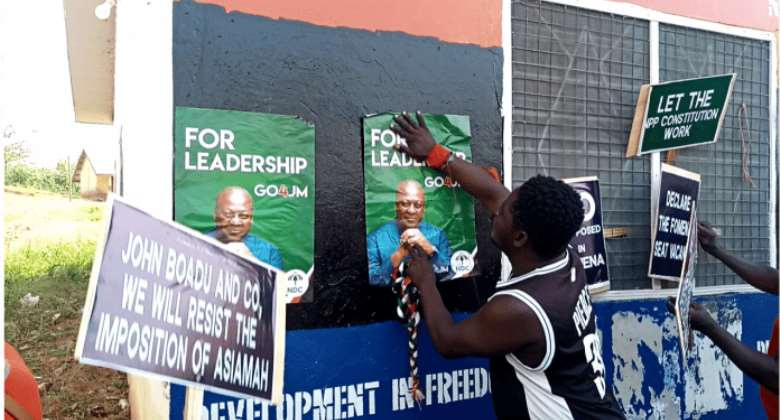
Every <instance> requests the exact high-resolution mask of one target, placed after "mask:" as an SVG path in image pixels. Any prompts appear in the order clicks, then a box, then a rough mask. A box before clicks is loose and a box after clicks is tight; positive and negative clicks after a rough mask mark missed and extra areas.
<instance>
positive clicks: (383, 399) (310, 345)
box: [171, 293, 777, 420]
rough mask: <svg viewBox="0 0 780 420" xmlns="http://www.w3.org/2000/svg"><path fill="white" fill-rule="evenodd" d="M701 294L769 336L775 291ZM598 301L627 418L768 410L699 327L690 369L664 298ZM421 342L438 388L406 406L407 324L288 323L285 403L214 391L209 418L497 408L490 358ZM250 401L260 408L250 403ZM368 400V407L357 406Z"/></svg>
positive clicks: (179, 397)
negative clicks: (444, 354) (489, 382)
mask: <svg viewBox="0 0 780 420" xmlns="http://www.w3.org/2000/svg"><path fill="white" fill-rule="evenodd" d="M697 301H699V302H701V303H703V304H704V305H705V306H707V308H708V309H709V310H710V312H711V313H712V314H713V316H714V317H716V319H717V320H718V322H719V323H720V324H721V325H722V326H724V327H726V328H727V329H729V330H730V331H731V332H732V333H734V334H735V335H736V336H737V337H739V338H741V340H742V341H743V342H744V343H745V344H747V345H748V346H750V347H751V348H757V346H758V343H759V342H762V341H765V340H768V339H769V335H770V332H771V324H772V322H773V321H774V319H775V317H777V298H776V297H772V296H769V295H765V294H759V293H755V294H753V293H751V294H726V295H720V296H711V297H701V298H698V299H697ZM595 310H596V314H597V323H598V327H599V330H600V333H601V334H602V343H603V351H604V361H605V363H606V365H607V378H609V380H610V381H611V385H612V389H613V392H614V393H615V397H616V398H617V399H618V401H619V402H620V403H621V404H622V406H623V409H624V410H625V412H626V414H627V416H628V417H629V418H636V419H645V418H663V419H676V418H682V419H688V418H701V419H716V418H717V419H733V418H741V419H755V418H763V417H762V416H763V409H762V408H761V404H760V400H759V397H758V385H757V384H756V383H755V382H754V381H753V380H752V379H750V378H748V377H745V376H743V375H742V374H741V372H740V371H739V370H738V369H736V367H735V366H734V365H733V364H731V362H729V361H728V359H727V358H725V356H724V355H723V354H722V353H721V352H720V351H719V350H718V349H717V348H715V347H714V346H713V345H712V343H711V342H710V341H709V339H707V338H705V337H703V336H701V335H699V334H697V335H696V337H695V339H694V340H695V348H694V349H693V351H692V355H693V359H692V360H691V362H690V364H689V365H688V367H687V368H686V369H683V364H682V360H681V356H680V349H679V343H678V338H677V332H676V327H675V326H674V319H673V318H672V317H671V316H670V315H669V314H668V313H667V311H666V306H665V301H664V300H662V299H648V300H633V301H614V302H600V303H596V304H595ZM461 318H462V316H461ZM420 342H421V350H420V371H421V376H422V377H423V378H430V380H431V382H430V383H429V384H426V382H427V381H426V380H425V379H423V385H424V386H425V385H429V386H428V388H431V389H430V390H428V389H426V391H427V392H428V393H429V394H430V395H429V398H428V399H427V400H426V405H425V406H424V407H423V408H422V409H419V408H417V407H406V406H405V405H404V404H402V403H400V401H399V399H398V395H399V394H401V392H400V391H399V389H400V388H398V386H399V385H400V384H399V380H400V378H403V377H404V376H406V375H407V374H408V368H407V365H406V363H407V359H406V331H405V330H404V328H403V327H402V325H401V324H400V323H397V322H392V321H390V322H381V323H376V324H371V325H366V326H358V327H347V328H330V329H316V330H300V331H291V332H289V333H288V334H287V357H286V363H285V365H286V366H285V369H286V370H285V392H286V403H285V405H284V406H283V410H282V412H281V413H276V411H275V409H274V408H270V407H267V406H265V405H263V404H262V403H259V402H258V403H257V405H254V403H250V402H249V401H247V400H244V401H238V400H235V399H232V398H228V397H221V396H219V395H215V394H211V393H206V397H205V400H204V414H207V415H208V416H207V417H204V418H206V419H209V420H211V419H214V420H222V419H240V420H247V419H258V420H259V419H290V420H293V419H338V418H360V417H368V416H369V415H371V416H372V418H377V419H383V418H426V419H431V418H447V419H465V418H469V419H490V418H493V414H492V406H491V401H490V394H489V388H488V387H487V386H486V385H485V384H484V378H486V377H487V362H486V361H485V360H483V359H478V358H467V359H458V360H445V359H443V358H441V357H440V356H439V355H438V354H436V352H435V350H434V349H433V347H432V343H431V341H430V337H429V336H428V334H427V331H426V329H425V328H423V329H422V331H421V339H420ZM439 374H441V375H439ZM478 375H479V378H477V376H478ZM394 380H395V383H396V386H395V387H394V385H393V382H394ZM453 384H454V385H455V386H453ZM342 386H345V388H341V387H342ZM349 386H351V389H348V388H346V387H349ZM433 386H436V389H435V390H434V389H433ZM334 387H339V388H338V390H336V389H333V388H334ZM475 389H476V390H477V391H479V392H477V393H476V394H475ZM329 392H330V393H331V394H330V395H332V396H334V401H331V403H330V404H324V405H322V406H321V407H320V406H316V404H311V405H309V404H307V400H308V399H309V398H311V399H312V400H313V399H314V398H315V395H316V394H319V395H320V396H323V397H327V396H328V393H329ZM350 392H351V393H352V395H351V396H350ZM184 393H185V392H184V388H183V387H180V386H172V390H171V413H172V415H171V418H172V419H181V412H182V409H183V405H184ZM337 394H341V398H340V403H336V402H335V399H338V398H335V396H336V395H337ZM479 394H483V395H482V396H481V397H480V395H479ZM394 398H395V401H396V406H395V407H394V404H393V400H394ZM371 400H373V401H374V410H373V411H372V410H371V407H370V406H371ZM311 402H312V403H313V401H311ZM250 404H251V406H252V407H251V408H252V411H253V414H248V413H247V408H249V407H250ZM428 404H430V405H428ZM360 405H362V413H363V414H362V416H360V415H358V414H359V412H360V410H358V408H359V406H360ZM307 406H308V408H307ZM394 408H395V409H396V410H394ZM231 410H232V411H231ZM336 412H339V414H338V415H336V414H335V413H336Z"/></svg>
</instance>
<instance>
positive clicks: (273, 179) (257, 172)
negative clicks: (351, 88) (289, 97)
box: [174, 107, 314, 303]
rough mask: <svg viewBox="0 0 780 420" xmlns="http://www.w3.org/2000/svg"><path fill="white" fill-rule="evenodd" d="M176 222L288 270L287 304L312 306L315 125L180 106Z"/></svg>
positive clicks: (289, 118)
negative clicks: (300, 303)
mask: <svg viewBox="0 0 780 420" xmlns="http://www.w3.org/2000/svg"><path fill="white" fill-rule="evenodd" d="M175 130H176V131H175V133H174V155H175V166H174V168H175V169H174V210H175V211H174V217H175V219H176V221H178V222H179V223H182V224H184V225H186V226H189V227H191V228H193V229H196V230H198V231H200V232H201V233H204V234H206V235H209V236H211V237H214V238H216V239H218V240H219V241H221V242H223V243H226V244H228V246H230V247H231V248H233V249H234V250H235V251H236V252H239V253H244V254H246V255H251V256H254V257H255V258H257V259H258V260H260V261H262V262H265V263H267V264H270V265H272V266H274V267H276V268H279V269H281V270H284V271H285V272H286V273H287V302H288V303H298V302H310V301H311V300H312V297H313V296H312V287H311V279H312V273H313V271H314V126H313V125H312V124H310V123H307V122H305V121H303V120H301V119H300V118H298V117H293V116H287V115H275V114H263V113H256V112H241V111H226V110H219V109H201V108H186V107H177V108H176V121H175Z"/></svg>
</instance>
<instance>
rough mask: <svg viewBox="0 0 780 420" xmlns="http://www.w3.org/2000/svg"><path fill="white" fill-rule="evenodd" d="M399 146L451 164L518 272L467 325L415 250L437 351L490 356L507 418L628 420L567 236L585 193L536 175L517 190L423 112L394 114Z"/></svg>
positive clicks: (412, 266) (417, 279)
mask: <svg viewBox="0 0 780 420" xmlns="http://www.w3.org/2000/svg"><path fill="white" fill-rule="evenodd" d="M391 129H393V131H395V132H396V133H397V134H399V135H401V136H402V137H403V138H405V139H406V144H402V145H401V146H399V149H401V150H402V151H404V152H405V153H407V154H408V155H410V156H411V157H413V158H415V159H417V160H419V161H426V162H427V164H428V166H430V167H433V168H436V169H439V170H442V171H444V172H445V173H446V174H448V175H449V176H451V177H453V178H454V179H455V180H456V181H458V182H459V183H460V184H461V185H462V186H463V188H464V189H466V191H468V192H469V193H470V194H471V195H473V196H474V197H475V198H477V199H478V200H479V201H480V202H481V203H482V204H483V205H484V206H485V207H487V208H488V210H490V212H491V214H492V217H491V221H492V227H491V235H490V236H491V239H492V240H493V242H494V243H495V245H496V246H498V247H499V248H500V249H501V251H503V252H504V254H506V255H507V256H508V257H509V261H510V262H511V264H512V276H510V278H508V279H502V280H501V281H499V282H498V283H497V284H496V292H495V294H494V295H493V296H492V297H491V298H490V299H489V300H488V302H487V303H486V304H485V305H484V306H482V308H480V310H479V311H478V312H477V313H476V314H474V316H472V317H470V318H468V319H466V320H465V321H463V322H460V323H457V324H456V323H455V322H454V321H453V319H452V316H451V315H450V313H449V312H448V311H447V309H446V308H445V306H444V304H443V302H442V299H441V296H440V295H439V292H438V290H437V289H436V284H435V276H434V273H433V269H432V267H431V263H430V261H429V259H428V258H427V257H426V256H425V254H424V252H422V251H420V250H417V249H415V250H412V258H411V261H409V263H408V268H407V274H408V275H409V276H410V277H411V278H412V280H413V281H414V283H415V285H416V286H417V288H418V289H419V290H420V294H421V297H422V307H423V316H424V318H425V321H426V324H427V325H428V329H429V330H430V334H431V338H432V340H433V344H434V345H435V347H436V350H437V351H438V352H439V353H441V354H442V355H443V356H445V357H461V356H484V357H489V358H490V371H491V372H490V377H491V389H492V395H493V406H494V408H495V411H496V416H497V417H498V418H500V419H555V420H559V419H622V418H624V416H623V414H622V413H621V411H620V409H619V408H618V406H617V403H616V402H615V399H614V397H613V396H612V392H611V391H610V387H609V386H608V385H607V383H606V381H605V378H604V363H603V360H602V358H601V344H600V339H599V335H598V334H597V332H596V322H595V315H594V313H593V307H592V306H591V301H590V295H589V294H588V289H587V287H586V283H585V273H584V271H583V268H582V265H581V264H580V262H579V260H578V258H576V257H575V253H574V252H569V249H568V243H569V240H570V239H571V238H572V236H574V233H575V232H576V231H577V229H579V227H580V225H581V223H582V217H583V209H582V203H581V201H580V198H579V195H578V194H577V193H576V192H574V190H573V189H571V187H569V186H568V185H566V184H564V183H563V182H561V181H557V180H555V179H553V178H550V177H544V176H536V177H534V178H531V179H529V180H528V181H527V182H526V183H525V184H523V185H522V186H520V187H519V188H517V189H515V190H514V191H512V192H511V193H510V191H508V190H507V189H506V188H504V186H503V185H502V184H501V183H499V182H498V181H497V180H495V179H493V178H492V177H491V175H490V174H489V173H488V172H486V171H484V170H482V169H481V168H479V167H477V166H475V165H473V164H471V163H469V162H466V161H464V160H461V159H458V158H456V157H455V156H454V155H453V154H452V153H449V151H447V150H446V149H444V148H442V147H441V146H439V145H437V144H436V142H435V141H434V139H433V137H431V134H430V132H429V131H428V129H427V127H426V126H425V120H424V118H423V116H422V114H420V113H419V112H418V114H417V121H414V119H413V118H411V117H410V116H409V115H407V114H406V113H404V114H403V115H401V116H399V117H397V118H396V119H395V124H393V125H392V126H391Z"/></svg>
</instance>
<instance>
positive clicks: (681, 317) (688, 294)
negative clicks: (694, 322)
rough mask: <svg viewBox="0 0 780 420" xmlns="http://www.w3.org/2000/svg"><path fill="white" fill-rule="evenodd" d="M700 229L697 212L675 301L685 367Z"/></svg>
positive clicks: (690, 335) (685, 366)
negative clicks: (683, 272) (683, 273)
mask: <svg viewBox="0 0 780 420" xmlns="http://www.w3.org/2000/svg"><path fill="white" fill-rule="evenodd" d="M698 232H699V229H698V225H697V217H696V212H695V211H694V212H693V217H692V220H691V233H690V240H689V243H688V257H687V258H686V261H685V275H684V276H683V278H682V281H680V285H679V287H678V288H677V300H676V301H675V307H674V312H675V318H676V320H677V333H678V334H679V335H680V351H681V352H682V359H683V367H684V368H687V367H688V355H689V354H690V353H689V349H690V347H691V344H692V343H691V339H692V338H693V335H692V334H691V320H690V308H691V302H693V291H694V289H695V288H696V275H695V274H696V262H697V260H698V258H699V247H698V244H699V238H698V235H699V233H698Z"/></svg>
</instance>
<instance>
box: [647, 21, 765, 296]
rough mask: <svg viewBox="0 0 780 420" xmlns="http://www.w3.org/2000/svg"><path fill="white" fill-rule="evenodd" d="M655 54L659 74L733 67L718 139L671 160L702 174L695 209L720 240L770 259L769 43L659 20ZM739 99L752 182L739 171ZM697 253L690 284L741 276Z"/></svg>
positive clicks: (752, 257) (668, 76)
mask: <svg viewBox="0 0 780 420" xmlns="http://www.w3.org/2000/svg"><path fill="white" fill-rule="evenodd" d="M659 57H660V60H659V76H660V81H667V80H679V79H687V78H692V77H700V76H705V75H713V74H724V73H732V72H734V73H737V80H736V82H735V84H734V90H733V92H732V98H731V101H730V104H729V107H728V110H727V111H726V117H725V120H724V123H723V127H722V128H721V132H720V135H719V138H718V141H717V143H715V144H713V145H709V146H706V147H700V148H691V149H683V150H680V151H679V154H678V157H677V158H676V160H675V162H674V164H675V165H677V166H681V167H683V168H685V169H689V170H692V171H695V172H698V173H700V174H701V175H702V186H701V192H700V200H699V217H700V219H701V220H705V221H708V222H710V223H712V224H713V225H716V226H718V227H719V228H720V229H721V230H722V234H723V235H722V237H721V238H720V239H719V243H720V244H721V246H722V247H724V248H725V249H727V250H728V251H729V252H731V253H733V254H735V255H738V256H740V257H742V258H745V259H746V260H748V261H752V262H758V263H770V232H769V228H768V226H769V218H770V209H769V202H770V188H771V187H770V185H771V183H770V161H771V159H770V121H769V120H770V97H769V94H770V86H769V83H770V77H771V71H770V68H771V66H770V57H771V45H770V43H769V42H768V41H761V40H755V39H748V38H743V37H738V36H733V35H727V34H722V33H717V32H709V31H704V30H699V29H691V28H686V27H682V26H676V25H669V24H661V25H660V28H659ZM743 103H744V104H745V105H746V106H747V112H746V117H747V118H746V119H743V120H742V124H743V127H745V129H744V130H743V131H742V133H744V136H745V139H746V140H748V139H749V165H748V168H749V170H750V175H751V177H752V180H753V186H751V185H749V184H748V183H747V182H745V181H744V180H743V179H742V156H743V145H742V139H741V134H742V133H741V130H740V107H741V105H742V104H743ZM745 120H746V123H745ZM745 149H747V148H745ZM699 255H700V256H699V264H698V265H697V270H696V274H697V276H696V277H697V286H717V285H732V284H740V283H743V282H742V280H741V279H739V277H737V276H736V275H735V274H734V273H732V272H731V270H729V269H728V268H727V267H726V266H725V265H724V264H722V263H721V262H719V261H717V260H716V259H715V258H713V257H711V256H709V255H706V254H703V253H700V254H699Z"/></svg>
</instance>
